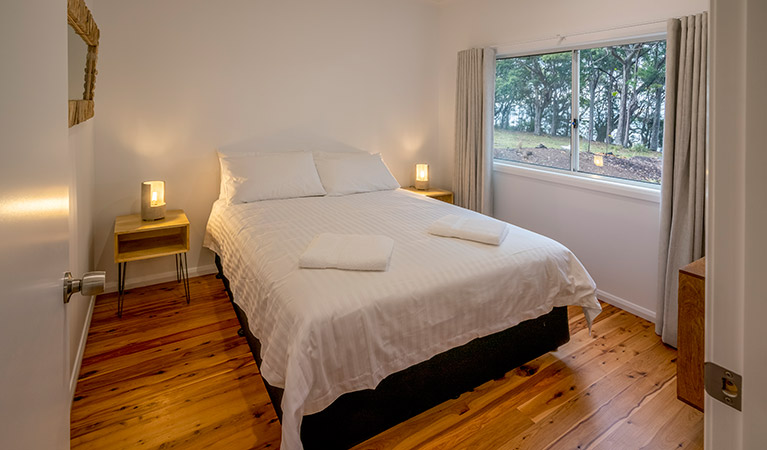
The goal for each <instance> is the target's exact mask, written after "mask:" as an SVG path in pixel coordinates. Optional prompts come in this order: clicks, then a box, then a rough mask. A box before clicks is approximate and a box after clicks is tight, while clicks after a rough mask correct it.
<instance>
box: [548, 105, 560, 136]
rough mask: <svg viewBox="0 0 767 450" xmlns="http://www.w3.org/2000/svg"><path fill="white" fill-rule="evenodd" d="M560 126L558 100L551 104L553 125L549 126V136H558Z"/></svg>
mask: <svg viewBox="0 0 767 450" xmlns="http://www.w3.org/2000/svg"><path fill="white" fill-rule="evenodd" d="M558 126H559V103H558V102H557V101H556V99H555V100H554V101H553V102H551V125H550V126H549V134H550V135H551V136H556V135H557V127H558Z"/></svg>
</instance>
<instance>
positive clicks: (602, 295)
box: [597, 289, 655, 323]
mask: <svg viewBox="0 0 767 450" xmlns="http://www.w3.org/2000/svg"><path fill="white" fill-rule="evenodd" d="M597 298H598V299H599V300H602V301H604V302H606V303H609V304H611V305H613V306H615V307H617V308H620V309H622V310H624V311H626V312H630V313H631V314H634V315H636V316H639V317H641V318H643V319H646V320H649V321H650V322H652V323H655V311H651V310H649V309H647V308H645V307H643V306H639V305H637V304H635V303H632V302H630V301H628V300H626V299H623V298H620V297H618V296H615V295H612V294H609V293H607V292H605V291H602V290H600V289H597Z"/></svg>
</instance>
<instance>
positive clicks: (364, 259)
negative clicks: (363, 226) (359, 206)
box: [298, 233, 394, 272]
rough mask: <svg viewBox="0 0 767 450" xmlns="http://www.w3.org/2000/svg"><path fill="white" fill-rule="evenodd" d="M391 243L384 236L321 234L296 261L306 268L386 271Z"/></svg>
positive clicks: (390, 240) (392, 243) (391, 241)
mask: <svg viewBox="0 0 767 450" xmlns="http://www.w3.org/2000/svg"><path fill="white" fill-rule="evenodd" d="M392 249H394V241H393V240H392V239H391V238H389V237H386V236H376V235H362V234H333V233H322V234H320V235H317V236H315V237H314V239H313V240H312V242H311V243H310V244H309V247H307V249H306V251H304V253H303V254H302V255H301V256H300V257H299V258H298V265H299V267H303V268H305V269H344V270H368V271H381V272H385V271H386V270H388V269H389V259H390V258H391V252H392Z"/></svg>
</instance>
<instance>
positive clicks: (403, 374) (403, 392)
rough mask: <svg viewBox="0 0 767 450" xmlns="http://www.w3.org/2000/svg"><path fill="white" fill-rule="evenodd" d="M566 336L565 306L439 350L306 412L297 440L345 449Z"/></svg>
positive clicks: (256, 348) (276, 395)
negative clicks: (375, 383) (373, 383)
mask: <svg viewBox="0 0 767 450" xmlns="http://www.w3.org/2000/svg"><path fill="white" fill-rule="evenodd" d="M216 266H217V267H218V270H219V274H218V275H217V277H219V278H221V280H222V281H223V283H224V287H225V289H226V292H227V294H229V299H230V300H231V301H232V305H233V307H234V310H235V312H236V314H237V318H238V319H239V321H240V325H241V326H242V329H241V330H240V331H241V332H242V333H243V334H244V335H245V338H246V339H247V341H248V345H249V346H250V350H251V353H253V358H254V359H255V361H256V364H257V365H258V366H259V367H260V366H261V343H260V342H259V341H258V339H256V338H255V336H253V334H252V333H251V332H250V327H249V326H248V319H247V317H246V316H245V314H244V313H243V311H242V310H241V309H240V308H239V306H237V304H236V303H234V297H233V296H232V291H231V290H230V289H229V280H228V279H227V278H226V277H225V276H224V272H223V268H222V266H221V259H220V258H219V256H218V255H216ZM569 340H570V332H569V325H568V320H567V308H565V307H558V308H554V309H553V310H552V311H551V312H550V313H548V314H545V315H543V316H541V317H538V318H536V319H531V320H527V321H525V322H522V323H520V324H519V325H517V326H514V327H512V328H509V329H507V330H504V331H500V332H498V333H495V334H491V335H489V336H485V337H482V338H478V339H474V340H473V341H471V342H469V343H467V344H465V345H463V346H460V347H456V348H453V349H451V350H448V351H446V352H443V353H440V354H438V355H436V356H434V357H433V358H431V359H429V360H428V361H424V362H422V363H420V364H416V365H414V366H412V367H409V368H407V369H405V370H402V371H400V372H396V373H393V374H391V375H389V376H388V377H386V378H384V379H383V380H382V381H381V382H380V383H379V384H378V386H377V387H376V388H375V389H366V390H362V391H357V392H352V393H348V394H344V395H342V396H341V397H339V398H338V399H336V401H335V402H333V403H332V404H331V405H330V406H328V407H327V408H325V409H324V410H322V411H320V412H318V413H316V414H311V415H308V416H304V419H303V423H302V425H301V441H302V442H303V444H304V448H306V449H344V448H350V447H352V446H354V445H356V444H359V443H361V442H363V441H365V440H367V439H369V438H371V437H373V436H375V435H377V434H379V433H381V432H382V431H384V430H387V429H389V428H391V427H393V426H394V425H396V424H398V423H401V422H403V421H405V420H407V419H409V418H411V417H414V416H416V415H418V414H420V413H422V412H424V411H426V410H427V409H429V408H432V407H434V406H436V405H438V404H440V403H442V402H444V401H446V400H449V399H451V398H457V397H458V396H460V395H461V394H462V393H464V392H467V391H470V390H472V389H473V388H475V387H477V386H479V385H481V384H483V383H485V382H487V381H490V380H493V379H499V378H502V377H503V376H504V375H505V374H506V373H507V372H509V371H510V370H512V369H514V368H516V367H518V366H520V365H522V364H524V363H526V362H528V361H530V360H533V359H535V358H537V357H539V356H541V355H543V354H545V353H547V352H549V351H553V350H556V349H557V347H559V346H560V345H562V344H565V343H566V342H568V341H569ZM264 385H265V386H266V390H267V392H268V394H269V397H270V399H271V401H272V406H273V407H274V410H275V412H276V413H277V417H278V418H280V420H282V408H281V406H280V405H281V404H282V393H283V390H282V389H280V388H277V387H274V386H271V385H270V384H269V383H267V382H266V380H264Z"/></svg>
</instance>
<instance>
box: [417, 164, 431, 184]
mask: <svg viewBox="0 0 767 450" xmlns="http://www.w3.org/2000/svg"><path fill="white" fill-rule="evenodd" d="M415 188H416V189H429V165H428V164H416V165H415Z"/></svg>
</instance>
